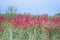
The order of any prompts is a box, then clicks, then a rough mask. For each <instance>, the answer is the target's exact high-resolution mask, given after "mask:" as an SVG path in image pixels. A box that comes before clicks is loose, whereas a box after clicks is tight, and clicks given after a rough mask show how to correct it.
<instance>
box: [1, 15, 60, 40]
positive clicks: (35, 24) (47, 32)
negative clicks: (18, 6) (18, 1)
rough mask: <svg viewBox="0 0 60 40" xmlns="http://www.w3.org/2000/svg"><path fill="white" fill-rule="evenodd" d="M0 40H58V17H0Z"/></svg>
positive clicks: (59, 17)
mask: <svg viewBox="0 0 60 40" xmlns="http://www.w3.org/2000/svg"><path fill="white" fill-rule="evenodd" d="M0 40H60V16H48V15H47V14H45V15H30V14H4V15H0Z"/></svg>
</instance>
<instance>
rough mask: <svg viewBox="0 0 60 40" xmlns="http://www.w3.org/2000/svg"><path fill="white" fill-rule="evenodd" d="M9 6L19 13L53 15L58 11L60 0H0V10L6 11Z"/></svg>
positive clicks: (59, 10)
mask: <svg viewBox="0 0 60 40" xmlns="http://www.w3.org/2000/svg"><path fill="white" fill-rule="evenodd" d="M9 7H12V8H14V9H16V11H17V13H21V14H23V13H24V12H26V13H30V14H32V15H41V14H48V15H55V14H56V13H60V0H0V12H2V13H4V12H6V10H7V9H8V8H9Z"/></svg>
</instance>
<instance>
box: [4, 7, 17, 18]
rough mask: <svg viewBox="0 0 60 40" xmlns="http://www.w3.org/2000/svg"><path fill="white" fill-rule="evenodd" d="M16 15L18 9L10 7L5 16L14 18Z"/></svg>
mask: <svg viewBox="0 0 60 40" xmlns="http://www.w3.org/2000/svg"><path fill="white" fill-rule="evenodd" d="M15 13H17V8H15V7H11V6H10V7H8V9H7V10H6V12H5V16H10V17H12V16H14V15H15Z"/></svg>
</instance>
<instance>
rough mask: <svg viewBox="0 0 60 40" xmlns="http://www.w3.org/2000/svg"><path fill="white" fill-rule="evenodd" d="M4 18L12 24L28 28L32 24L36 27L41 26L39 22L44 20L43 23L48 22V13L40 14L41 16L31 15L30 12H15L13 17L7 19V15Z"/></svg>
mask: <svg viewBox="0 0 60 40" xmlns="http://www.w3.org/2000/svg"><path fill="white" fill-rule="evenodd" d="M5 20H6V21H8V22H10V23H11V24H12V25H14V26H15V27H17V28H20V27H22V28H29V27H32V26H33V25H35V26H37V27H41V23H42V22H43V21H44V23H45V24H47V22H48V15H42V16H37V17H36V16H32V17H31V15H30V14H24V15H21V14H16V15H15V17H13V18H11V19H9V18H8V17H5Z"/></svg>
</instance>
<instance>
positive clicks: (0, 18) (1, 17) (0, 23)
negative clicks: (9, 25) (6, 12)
mask: <svg viewBox="0 0 60 40" xmlns="http://www.w3.org/2000/svg"><path fill="white" fill-rule="evenodd" d="M2 21H3V16H2V15H0V30H1V29H2Z"/></svg>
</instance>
